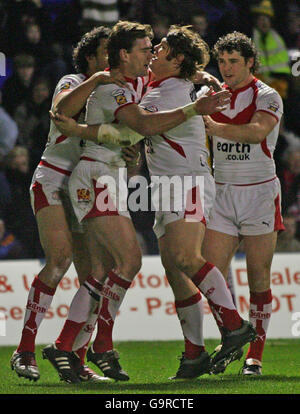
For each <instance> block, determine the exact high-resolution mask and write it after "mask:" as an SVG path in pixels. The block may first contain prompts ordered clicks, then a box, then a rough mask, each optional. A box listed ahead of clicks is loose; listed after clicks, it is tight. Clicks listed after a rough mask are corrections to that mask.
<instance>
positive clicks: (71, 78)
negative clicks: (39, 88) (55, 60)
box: [57, 73, 87, 89]
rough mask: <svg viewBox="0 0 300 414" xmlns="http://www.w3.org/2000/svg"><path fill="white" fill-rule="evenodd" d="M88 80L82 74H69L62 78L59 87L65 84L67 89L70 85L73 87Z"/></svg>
mask: <svg viewBox="0 0 300 414" xmlns="http://www.w3.org/2000/svg"><path fill="white" fill-rule="evenodd" d="M86 78H87V77H86V76H85V75H83V74H82V73H69V74H67V75H64V76H63V77H62V78H60V80H59V81H58V83H57V85H58V86H59V85H61V84H65V85H66V89H67V86H68V85H69V87H71V86H72V84H74V83H82V82H83V81H84V80H85V79H86Z"/></svg>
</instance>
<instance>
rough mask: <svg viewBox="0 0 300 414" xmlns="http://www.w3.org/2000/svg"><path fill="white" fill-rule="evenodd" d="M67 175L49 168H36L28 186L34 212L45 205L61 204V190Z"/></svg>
mask: <svg viewBox="0 0 300 414" xmlns="http://www.w3.org/2000/svg"><path fill="white" fill-rule="evenodd" d="M68 179H69V177H68V176H66V175H64V174H62V173H59V172H57V171H55V170H52V169H50V168H46V167H43V166H41V167H40V166H39V167H37V168H36V170H35V172H34V174H33V177H32V182H31V186H30V201H31V207H32V210H33V212H34V214H37V212H38V211H40V210H41V209H43V208H45V207H49V206H61V205H62V198H61V195H62V192H63V190H64V189H67V184H68Z"/></svg>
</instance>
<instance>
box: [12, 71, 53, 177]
mask: <svg viewBox="0 0 300 414" xmlns="http://www.w3.org/2000/svg"><path fill="white" fill-rule="evenodd" d="M50 106H51V97H50V85H49V81H48V80H47V79H45V78H39V79H37V80H36V81H35V83H34V85H33V89H32V94H31V97H30V99H27V100H26V101H24V102H23V103H22V104H21V105H19V106H18V107H17V108H16V111H15V116H14V118H15V121H16V122H17V124H18V127H19V135H18V144H19V145H22V146H25V147H26V148H27V149H28V150H29V151H30V160H31V165H30V170H31V171H33V170H34V169H35V167H36V165H37V164H38V162H39V160H40V158H41V155H42V152H43V151H44V148H45V144H46V142H47V137H48V132H49V123H50V120H49V109H50Z"/></svg>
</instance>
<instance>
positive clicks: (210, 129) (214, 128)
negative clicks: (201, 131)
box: [203, 115, 221, 135]
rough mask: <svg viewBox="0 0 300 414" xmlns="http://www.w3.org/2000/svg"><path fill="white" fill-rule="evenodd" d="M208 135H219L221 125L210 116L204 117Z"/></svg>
mask: <svg viewBox="0 0 300 414" xmlns="http://www.w3.org/2000/svg"><path fill="white" fill-rule="evenodd" d="M203 121H204V124H205V130H206V133H207V135H218V133H219V128H220V126H221V124H219V123H218V122H215V121H214V120H213V119H212V118H211V117H210V116H209V115H204V116H203Z"/></svg>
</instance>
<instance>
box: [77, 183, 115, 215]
mask: <svg viewBox="0 0 300 414" xmlns="http://www.w3.org/2000/svg"><path fill="white" fill-rule="evenodd" d="M96 184H97V182H96V180H93V186H94V194H95V201H94V205H93V207H92V208H91V210H90V211H89V212H88V214H86V215H85V216H84V219H87V218H92V217H105V216H118V215H119V212H118V210H117V209H116V207H115V205H114V203H113V201H112V200H111V198H110V196H109V194H108V193H107V195H106V196H105V198H104V200H103V201H104V202H105V205H106V207H107V208H106V210H104V211H100V210H98V207H97V197H98V196H99V195H100V194H101V193H102V192H103V191H104V190H106V189H107V187H106V186H104V187H96Z"/></svg>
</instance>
